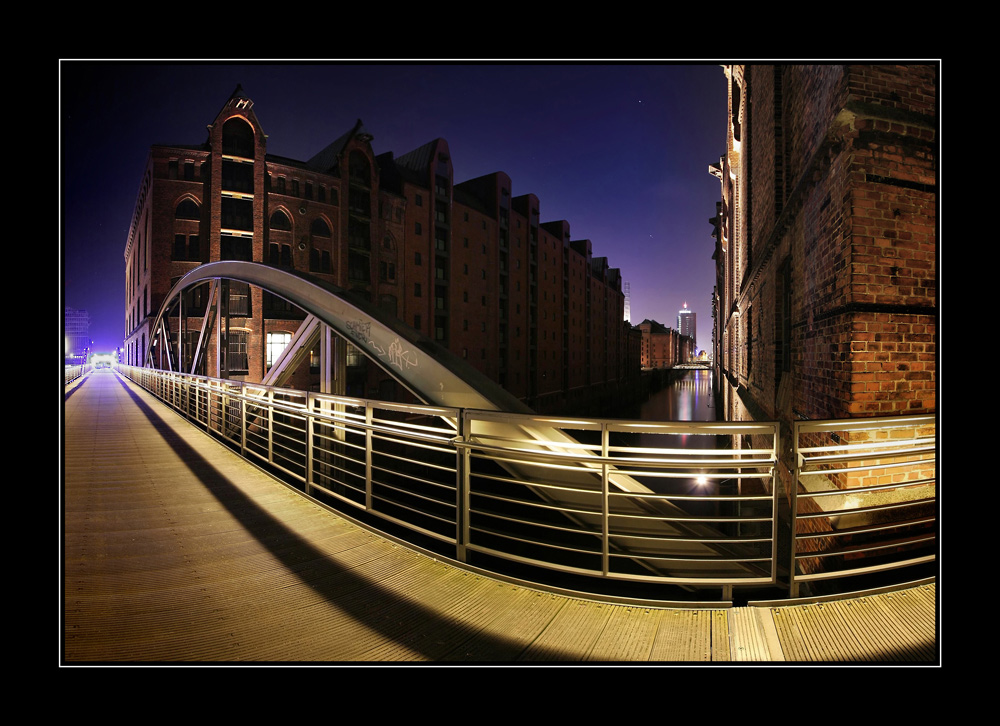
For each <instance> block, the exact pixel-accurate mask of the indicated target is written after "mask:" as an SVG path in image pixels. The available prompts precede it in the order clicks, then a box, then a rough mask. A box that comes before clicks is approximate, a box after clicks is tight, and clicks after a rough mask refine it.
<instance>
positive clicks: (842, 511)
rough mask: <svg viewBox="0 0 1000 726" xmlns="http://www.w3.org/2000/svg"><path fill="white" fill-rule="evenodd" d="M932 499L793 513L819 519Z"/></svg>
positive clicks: (885, 509) (907, 505) (874, 510)
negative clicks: (820, 511)
mask: <svg viewBox="0 0 1000 726" xmlns="http://www.w3.org/2000/svg"><path fill="white" fill-rule="evenodd" d="M932 501H934V500H933V499H930V498H926V499H914V500H912V501H908V502H895V503H892V504H879V505H877V506H874V507H855V508H853V509H852V508H848V509H830V510H827V511H825V512H822V513H819V514H817V513H814V512H808V513H801V512H799V513H797V514H796V515H795V517H796V519H821V518H823V517H840V516H843V515H845V514H867V513H869V512H885V511H889V510H892V509H902V508H905V507H917V506H920V505H925V504H927V503H928V502H932Z"/></svg>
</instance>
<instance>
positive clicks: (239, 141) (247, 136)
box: [222, 118, 253, 159]
mask: <svg viewBox="0 0 1000 726" xmlns="http://www.w3.org/2000/svg"><path fill="white" fill-rule="evenodd" d="M222 153H223V154H229V155H231V156H242V157H244V158H249V159H252V158H253V128H252V127H251V126H250V124H248V123H247V122H246V121H245V120H243V119H242V118H231V119H229V120H228V121H226V123H225V125H224V126H223V127H222Z"/></svg>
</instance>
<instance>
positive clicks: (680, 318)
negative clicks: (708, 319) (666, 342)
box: [677, 303, 698, 343]
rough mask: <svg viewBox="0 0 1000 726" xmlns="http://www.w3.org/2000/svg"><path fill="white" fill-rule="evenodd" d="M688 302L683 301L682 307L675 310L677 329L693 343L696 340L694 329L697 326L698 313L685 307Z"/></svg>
mask: <svg viewBox="0 0 1000 726" xmlns="http://www.w3.org/2000/svg"><path fill="white" fill-rule="evenodd" d="M687 307H688V304H687V303H684V309H683V310H678V311H677V330H678V331H679V332H680V334H681V335H686V336H687V337H689V338H690V339H691V341H692V342H693V343H697V342H698V338H697V336H696V335H695V331H696V330H697V328H698V314H697V313H695V312H694V311H693V310H688V309H687Z"/></svg>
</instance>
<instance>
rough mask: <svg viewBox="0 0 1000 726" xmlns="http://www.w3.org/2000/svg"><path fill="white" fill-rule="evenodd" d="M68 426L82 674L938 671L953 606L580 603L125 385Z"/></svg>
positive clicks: (95, 380)
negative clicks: (368, 508) (363, 523)
mask: <svg viewBox="0 0 1000 726" xmlns="http://www.w3.org/2000/svg"><path fill="white" fill-rule="evenodd" d="M97 373H98V374H97V375H92V376H90V377H88V378H87V379H85V380H84V381H83V382H82V383H80V384H79V386H78V387H77V389H76V390H75V392H74V393H73V395H72V396H71V397H70V398H68V399H67V401H66V406H65V419H64V420H65V429H66V441H65V447H64V450H63V473H64V489H63V494H64V553H63V554H64V562H63V565H64V575H65V577H64V658H65V661H66V662H68V663H82V662H90V661H102V662H134V661H140V662H167V661H187V662H195V661H197V662H202V661H204V662H209V661H226V662H229V661H254V662H283V661H297V662H318V661H322V662H331V661H332V662H365V661H367V662H401V661H409V660H423V661H434V662H455V663H498V662H505V663H514V662H540V661H564V662H566V661H589V662H592V663H618V662H652V663H663V664H668V663H691V662H727V661H744V662H750V661H758V662H759V661H775V660H781V659H787V660H792V661H803V662H816V661H821V662H829V661H853V662H861V661H872V660H875V661H879V660H897V661H898V660H916V661H926V660H931V659H933V657H934V655H935V646H936V643H935V640H934V631H935V623H936V618H935V591H934V588H933V586H931V587H930V588H927V587H924V588H918V589H915V590H914V591H907V592H904V593H892V594H890V595H885V596H881V595H880V596H875V597H872V598H861V599H858V600H852V601H845V602H838V603H827V604H824V605H822V606H810V605H798V606H789V607H777V608H719V609H701V610H694V609H680V608H678V609H670V608H652V607H638V606H628V605H618V604H609V603H602V602H595V601H590V600H583V599H577V598H568V597H562V596H558V595H554V594H551V593H545V592H541V591H537V590H532V589H530V588H525V587H520V586H515V585H511V584H508V583H504V582H500V581H498V580H494V579H492V578H490V577H486V576H483V575H478V574H475V573H471V572H468V571H465V570H462V569H459V568H456V567H453V566H451V565H449V564H447V563H444V562H439V561H435V560H433V559H432V558H429V557H426V556H424V555H421V554H419V553H416V552H413V551H410V550H408V549H406V548H404V547H401V546H398V545H395V544H393V543H391V542H389V541H388V540H386V539H384V538H381V537H379V536H377V535H374V534H372V533H370V532H367V531H365V530H363V529H361V528H359V527H356V526H355V525H353V524H351V523H350V522H347V521H346V520H343V519H341V518H340V517H337V516H336V515H334V514H333V513H331V512H329V511H327V510H325V509H323V508H322V507H319V506H317V505H315V504H313V503H312V502H309V501H308V500H306V499H304V498H303V497H301V496H299V495H298V494H296V493H295V492H293V491H290V490H289V489H287V488H286V487H284V486H282V485H280V484H279V483H277V482H275V481H274V480H272V479H270V478H269V477H267V476H266V475H264V474H263V473H262V472H260V471H259V470H258V469H257V468H256V467H254V466H252V465H250V464H248V463H247V462H244V461H242V460H241V459H239V457H237V456H235V455H234V454H233V453H232V452H230V451H229V450H228V449H227V448H225V447H223V446H221V445H220V444H218V442H216V441H214V440H213V439H212V438H210V437H209V436H207V435H205V434H204V433H202V432H201V431H199V430H197V429H195V428H194V427H192V426H190V425H189V424H188V423H186V422H185V421H183V420H182V419H181V418H179V417H178V416H176V415H175V414H174V413H173V412H171V411H169V410H168V409H166V408H165V407H163V406H162V405H161V404H159V403H157V402H156V401H154V400H153V399H152V398H150V397H149V396H148V395H146V394H145V393H144V392H142V391H141V390H139V389H137V388H136V387H134V386H133V385H132V384H130V383H126V382H123V381H122V380H121V379H119V378H118V377H117V376H115V375H114V374H113V373H111V372H110V371H100V372H97Z"/></svg>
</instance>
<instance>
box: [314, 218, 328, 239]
mask: <svg viewBox="0 0 1000 726" xmlns="http://www.w3.org/2000/svg"><path fill="white" fill-rule="evenodd" d="M311 231H312V234H313V236H314V237H329V236H330V227H329V226H327V224H326V222H324V221H323V220H322V219H314V220H313V223H312V230H311Z"/></svg>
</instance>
